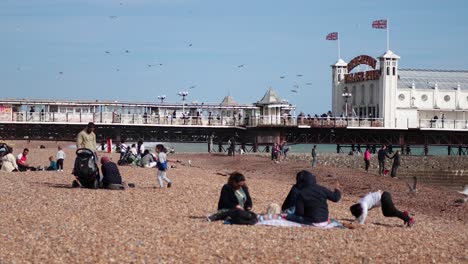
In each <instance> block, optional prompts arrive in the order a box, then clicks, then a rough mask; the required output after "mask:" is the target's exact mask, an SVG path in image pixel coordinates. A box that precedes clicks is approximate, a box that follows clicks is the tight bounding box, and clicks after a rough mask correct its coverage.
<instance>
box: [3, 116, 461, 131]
mask: <svg viewBox="0 0 468 264" xmlns="http://www.w3.org/2000/svg"><path fill="white" fill-rule="evenodd" d="M399 121H401V122H397V120H395V127H398V128H408V127H409V128H423V129H447V130H450V129H466V130H468V121H467V120H451V119H436V120H434V119H420V120H419V121H418V123H417V124H414V123H412V124H410V123H409V121H408V120H399ZM0 122H2V123H75V124H76V123H83V124H86V123H88V122H94V123H97V124H122V125H125V124H135V125H167V126H221V127H262V126H285V127H288V126H290V127H305V128H307V127H343V128H344V127H368V128H372V127H384V120H383V119H382V118H358V117H347V118H345V117H302V116H299V117H293V116H256V117H242V116H237V115H236V116H220V115H216V116H214V115H213V116H201V115H200V116H180V115H178V116H172V115H146V114H117V113H114V112H97V113H58V112H13V113H0ZM397 125H398V126H397Z"/></svg>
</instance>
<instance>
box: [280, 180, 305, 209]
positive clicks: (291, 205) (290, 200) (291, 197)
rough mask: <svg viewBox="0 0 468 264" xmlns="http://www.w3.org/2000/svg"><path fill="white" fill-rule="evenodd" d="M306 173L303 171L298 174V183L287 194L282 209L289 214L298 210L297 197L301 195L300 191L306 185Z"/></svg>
mask: <svg viewBox="0 0 468 264" xmlns="http://www.w3.org/2000/svg"><path fill="white" fill-rule="evenodd" d="M304 175H305V174H304V173H302V172H299V173H298V174H296V184H294V185H293V187H292V188H291V190H290V191H289V193H288V196H286V199H285V200H284V202H283V205H282V206H281V211H283V212H285V213H287V214H294V211H295V210H296V201H297V198H298V197H299V193H300V191H301V189H302V187H303V186H304Z"/></svg>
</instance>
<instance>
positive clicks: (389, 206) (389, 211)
mask: <svg viewBox="0 0 468 264" xmlns="http://www.w3.org/2000/svg"><path fill="white" fill-rule="evenodd" d="M380 203H381V205H382V213H383V215H384V216H386V217H398V218H400V219H401V220H403V221H405V222H408V221H409V220H410V217H409V215H405V214H404V213H403V212H401V211H399V210H398V209H396V208H395V205H394V204H393V201H392V196H391V195H390V193H389V192H383V193H382V197H381V199H380Z"/></svg>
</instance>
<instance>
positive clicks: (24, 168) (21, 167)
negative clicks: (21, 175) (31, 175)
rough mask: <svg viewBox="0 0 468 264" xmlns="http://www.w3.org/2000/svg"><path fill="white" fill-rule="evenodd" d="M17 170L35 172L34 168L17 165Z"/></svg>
mask: <svg viewBox="0 0 468 264" xmlns="http://www.w3.org/2000/svg"><path fill="white" fill-rule="evenodd" d="M18 170H19V171H28V170H30V171H35V170H36V168H34V167H30V166H24V165H21V164H18Z"/></svg>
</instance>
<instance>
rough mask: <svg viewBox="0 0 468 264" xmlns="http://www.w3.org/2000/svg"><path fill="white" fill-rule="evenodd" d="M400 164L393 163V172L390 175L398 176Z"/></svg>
mask: <svg viewBox="0 0 468 264" xmlns="http://www.w3.org/2000/svg"><path fill="white" fill-rule="evenodd" d="M399 166H400V165H396V164H393V165H392V172H391V173H390V176H392V177H396V176H397V170H398V167H399Z"/></svg>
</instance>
